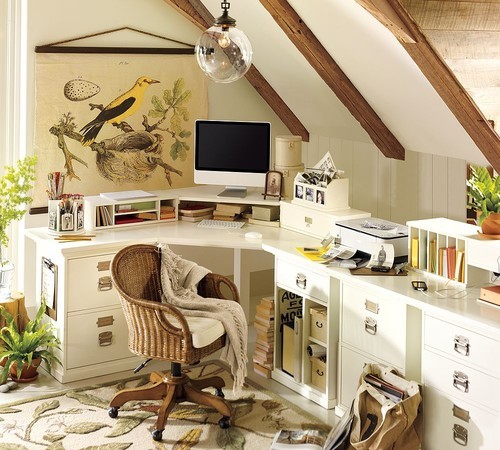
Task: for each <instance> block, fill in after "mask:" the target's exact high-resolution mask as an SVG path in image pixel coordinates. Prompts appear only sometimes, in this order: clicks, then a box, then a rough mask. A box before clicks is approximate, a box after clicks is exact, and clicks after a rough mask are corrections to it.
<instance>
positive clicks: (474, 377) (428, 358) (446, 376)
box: [422, 349, 500, 411]
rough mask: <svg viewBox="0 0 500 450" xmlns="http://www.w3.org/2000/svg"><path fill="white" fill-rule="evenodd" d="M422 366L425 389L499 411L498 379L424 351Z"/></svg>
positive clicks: (499, 393) (499, 392)
mask: <svg viewBox="0 0 500 450" xmlns="http://www.w3.org/2000/svg"><path fill="white" fill-rule="evenodd" d="M495 357H497V355H495ZM422 365H423V367H424V383H425V385H426V386H429V385H430V386H433V387H435V388H436V389H439V390H440V391H442V392H445V393H447V394H449V395H452V396H454V397H456V398H458V399H459V400H461V401H464V402H474V403H475V404H481V405H484V406H486V407H487V408H491V409H494V410H497V411H500V391H499V390H498V389H497V386H498V379H497V378H494V377H491V376H489V375H486V374H485V373H483V372H479V371H478V370H476V369H473V368H471V367H469V366H466V365H464V364H461V363H459V362H456V361H453V360H451V359H448V358H443V357H442V356H439V355H438V354H436V353H434V352H431V351H429V350H425V349H424V351H423V353H422Z"/></svg>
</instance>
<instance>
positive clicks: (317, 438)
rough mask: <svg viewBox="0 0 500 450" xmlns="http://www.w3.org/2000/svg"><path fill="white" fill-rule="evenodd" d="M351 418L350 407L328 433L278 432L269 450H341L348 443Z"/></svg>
mask: <svg viewBox="0 0 500 450" xmlns="http://www.w3.org/2000/svg"><path fill="white" fill-rule="evenodd" d="M353 417H354V412H353V408H352V407H351V409H350V411H346V412H345V414H344V415H343V416H342V418H341V419H340V421H339V422H338V423H337V425H336V426H335V427H333V428H332V429H331V430H330V432H329V433H327V432H326V431H324V430H280V431H278V433H276V436H275V437H274V440H273V443H272V444H271V450H292V449H297V450H298V449H301V450H302V449H304V450H309V449H310V450H342V449H344V448H346V446H347V444H348V443H349V436H350V434H351V425H352V420H353Z"/></svg>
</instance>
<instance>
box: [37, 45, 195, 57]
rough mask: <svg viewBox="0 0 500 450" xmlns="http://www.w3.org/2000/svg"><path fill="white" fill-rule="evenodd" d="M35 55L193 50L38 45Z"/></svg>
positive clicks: (188, 50) (190, 51)
mask: <svg viewBox="0 0 500 450" xmlns="http://www.w3.org/2000/svg"><path fill="white" fill-rule="evenodd" d="M35 53H98V54H129V55H193V54H194V48H156V47H54V46H51V45H39V46H36V47H35Z"/></svg>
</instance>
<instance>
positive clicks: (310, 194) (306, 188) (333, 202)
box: [292, 178, 349, 211]
mask: <svg viewBox="0 0 500 450" xmlns="http://www.w3.org/2000/svg"><path fill="white" fill-rule="evenodd" d="M293 186H294V190H293V200H292V203H295V204H297V205H304V206H307V207H309V208H314V209H318V210H320V211H336V210H344V209H347V208H349V179H348V178H339V179H335V180H332V181H330V183H328V186H327V187H326V188H323V187H319V186H315V185H314V184H307V183H301V182H300V181H294V183H293Z"/></svg>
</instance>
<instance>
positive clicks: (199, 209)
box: [179, 203, 215, 217]
mask: <svg viewBox="0 0 500 450" xmlns="http://www.w3.org/2000/svg"><path fill="white" fill-rule="evenodd" d="M214 209H215V207H214V206H207V205H203V204H197V203H195V204H186V205H184V204H183V205H181V206H180V207H179V214H181V215H183V216H193V217H195V216H202V215H206V214H208V213H211V212H212V211H213V210H214Z"/></svg>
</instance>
